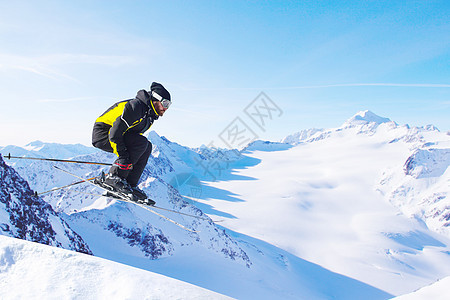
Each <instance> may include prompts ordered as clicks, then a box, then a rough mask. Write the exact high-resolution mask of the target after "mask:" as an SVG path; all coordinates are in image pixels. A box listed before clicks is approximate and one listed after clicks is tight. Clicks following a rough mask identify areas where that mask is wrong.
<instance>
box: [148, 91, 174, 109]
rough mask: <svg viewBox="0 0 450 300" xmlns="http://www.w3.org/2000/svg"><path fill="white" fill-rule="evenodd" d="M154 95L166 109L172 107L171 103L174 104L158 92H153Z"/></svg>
mask: <svg viewBox="0 0 450 300" xmlns="http://www.w3.org/2000/svg"><path fill="white" fill-rule="evenodd" d="M152 97H153V98H155V99H156V100H158V101H159V102H161V104H162V106H163V107H164V108H165V109H168V108H169V107H170V105H171V104H172V102H171V101H170V100H169V99H164V98H163V97H161V96H160V95H159V94H158V93H156V92H152Z"/></svg>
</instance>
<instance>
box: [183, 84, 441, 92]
mask: <svg viewBox="0 0 450 300" xmlns="http://www.w3.org/2000/svg"><path fill="white" fill-rule="evenodd" d="M364 86H366V87H369V86H372V87H417V88H450V84H442V83H338V84H323V85H301V86H285V87H248V88H239V87H236V88H234V87H229V88H185V87H184V88H183V87H180V88H181V89H182V90H185V91H204V90H205V91H211V90H296V89H323V88H335V87H364Z"/></svg>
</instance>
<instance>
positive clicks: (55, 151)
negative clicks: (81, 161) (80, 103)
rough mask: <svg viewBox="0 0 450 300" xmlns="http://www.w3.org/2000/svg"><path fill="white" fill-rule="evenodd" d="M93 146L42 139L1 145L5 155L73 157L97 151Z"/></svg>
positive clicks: (1, 150) (0, 149)
mask: <svg viewBox="0 0 450 300" xmlns="http://www.w3.org/2000/svg"><path fill="white" fill-rule="evenodd" d="M95 151H96V150H95V149H94V148H93V147H87V146H84V145H81V144H58V143H44V142H42V141H34V142H31V143H29V144H27V145H25V146H24V147H17V146H6V147H0V152H1V153H3V155H6V154H7V153H15V156H22V155H25V154H29V155H31V156H34V157H50V156H51V157H52V158H58V159H63V158H71V157H75V156H79V155H85V154H90V153H93V152H95Z"/></svg>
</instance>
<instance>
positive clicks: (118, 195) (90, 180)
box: [41, 166, 210, 232]
mask: <svg viewBox="0 0 450 300" xmlns="http://www.w3.org/2000/svg"><path fill="white" fill-rule="evenodd" d="M53 167H54V168H55V169H57V170H59V171H62V172H64V173H66V174H69V175H71V176H73V177H75V178H78V179H80V181H79V182H76V183H73V184H70V185H68V186H71V185H74V184H78V183H82V182H87V183H89V184H91V185H93V186H95V187H98V188H100V189H102V190H104V191H106V192H108V193H110V194H112V195H113V196H114V199H115V200H119V201H122V202H128V203H133V204H135V205H137V206H140V207H142V208H143V209H146V210H148V211H149V212H151V213H153V214H155V215H157V216H159V217H161V218H163V219H165V220H166V221H169V222H171V223H173V224H175V225H176V226H178V227H180V228H183V229H184V230H187V231H190V232H199V231H197V230H193V229H190V228H187V227H186V226H184V225H182V224H180V223H178V222H177V221H174V220H172V219H170V218H168V217H166V216H164V215H162V214H160V213H158V212H156V211H154V210H153V209H152V208H157V209H162V210H166V211H170V212H174V213H177V214H181V215H185V216H189V217H193V218H197V219H202V220H206V221H209V220H210V219H208V218H202V217H199V216H194V215H189V214H185V213H182V212H179V211H175V210H171V209H167V208H162V207H158V206H150V205H145V204H143V203H139V202H135V201H131V200H130V199H128V198H127V197H126V196H124V195H122V194H121V193H118V192H116V191H112V190H110V189H107V188H105V187H104V186H101V185H99V184H96V183H94V182H93V179H94V178H95V177H94V178H88V179H84V178H82V177H80V176H78V175H75V174H73V173H71V172H69V171H66V170H64V169H61V168H59V167H57V166H53ZM64 187H67V186H64ZM64 187H61V188H64ZM61 188H56V189H53V190H50V191H54V190H57V189H61ZM50 191H47V192H50ZM45 193H46V192H45ZM41 194H42V193H41Z"/></svg>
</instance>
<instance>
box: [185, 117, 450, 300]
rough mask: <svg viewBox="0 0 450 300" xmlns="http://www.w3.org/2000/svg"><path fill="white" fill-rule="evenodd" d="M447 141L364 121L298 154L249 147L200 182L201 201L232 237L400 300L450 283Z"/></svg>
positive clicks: (383, 121) (305, 145)
mask: <svg viewBox="0 0 450 300" xmlns="http://www.w3.org/2000/svg"><path fill="white" fill-rule="evenodd" d="M449 140H450V136H449V135H447V134H445V133H441V132H439V131H438V130H437V129H436V128H434V127H432V126H430V127H427V128H414V127H413V128H410V127H409V126H407V125H404V126H399V125H397V124H396V123H394V122H392V121H390V120H389V119H387V118H382V117H378V116H376V115H374V114H373V113H370V112H367V111H366V112H360V113H358V114H357V115H355V116H354V117H353V118H351V119H349V120H348V121H346V122H345V123H344V124H343V125H342V126H341V127H339V128H335V129H329V130H323V131H322V132H317V133H315V134H314V135H312V136H311V137H310V138H309V139H306V140H301V141H298V142H295V141H293V143H292V144H293V145H296V146H295V147H292V148H289V147H286V148H285V149H284V150H283V149H282V148H281V147H276V148H274V147H273V144H265V143H260V144H259V148H258V147H256V146H255V147H250V148H249V149H247V151H245V152H244V153H243V156H242V159H241V160H239V161H236V162H235V163H233V164H231V165H230V168H229V169H230V172H228V173H225V174H223V176H222V177H220V178H219V179H218V180H215V181H213V180H210V181H208V180H206V178H205V177H203V178H202V180H203V182H202V185H201V187H200V188H201V191H202V192H201V194H200V195H201V196H200V197H197V199H196V201H197V202H198V203H199V206H200V207H201V206H207V207H209V208H210V209H209V210H208V211H209V213H210V214H211V215H213V214H215V215H217V216H222V217H224V218H225V219H226V221H225V222H224V223H223V226H225V227H227V228H229V229H231V230H235V231H238V232H241V233H244V234H246V235H249V236H252V237H256V238H259V239H261V240H264V241H266V242H268V243H271V244H273V245H276V246H278V247H280V248H282V249H284V250H287V251H289V252H291V253H293V254H295V255H297V256H298V257H302V258H304V259H307V260H309V261H311V262H314V263H317V264H319V265H321V266H323V267H326V268H328V269H330V270H332V271H335V272H338V273H341V274H344V275H347V276H350V277H352V278H356V279H358V280H362V281H363V282H366V283H368V284H371V285H374V286H376V287H378V288H381V289H383V290H385V291H388V292H390V293H393V294H396V295H399V294H403V293H407V292H411V291H414V290H416V289H418V288H420V287H422V286H424V285H427V284H430V283H432V282H434V281H436V280H437V279H440V278H443V277H445V276H448V275H450V267H449V266H450V255H449V253H450V252H449V250H450V240H449V235H448V234H447V233H448V226H449V222H448V209H449V207H450V205H449V198H448V193H449V192H450V187H449V172H450V171H449V170H448V159H447V156H446V155H447V154H446V153H447V151H448V149H449ZM430 148H433V149H440V150H431V151H430V152H431V154H430V155H428V156H424V157H425V158H423V156H420V155H417V154H415V153H417V151H421V150H422V151H428V150H427V149H430ZM444 149H447V150H444ZM427 153H428V152H427ZM410 157H413V158H412V159H409V158H410ZM408 160H409V161H411V160H414V161H416V163H414V164H413V163H409V164H406V165H407V166H410V167H409V168H408V167H407V168H406V171H405V163H406V162H408ZM255 162H256V163H255ZM418 165H421V166H425V167H423V168H421V169H420V171H419V170H418V169H417V167H416V166H418ZM413 166H414V167H413ZM411 168H416V169H415V170H416V171H414V172H415V173H414V174H419V173H420V174H422V176H419V177H417V176H416V177H417V178H415V177H414V176H412V175H411V174H412V173H411V172H413V171H412V169H411ZM408 170H409V171H408ZM191 199H192V198H191Z"/></svg>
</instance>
